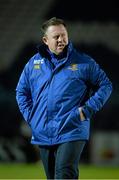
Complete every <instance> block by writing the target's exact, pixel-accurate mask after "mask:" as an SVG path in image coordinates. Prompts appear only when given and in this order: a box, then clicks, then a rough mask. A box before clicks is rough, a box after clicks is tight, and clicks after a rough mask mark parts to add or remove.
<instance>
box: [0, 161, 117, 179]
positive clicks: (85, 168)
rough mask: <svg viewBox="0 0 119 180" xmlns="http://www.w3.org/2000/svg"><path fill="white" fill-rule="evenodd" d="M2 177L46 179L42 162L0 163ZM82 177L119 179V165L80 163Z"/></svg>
mask: <svg viewBox="0 0 119 180" xmlns="http://www.w3.org/2000/svg"><path fill="white" fill-rule="evenodd" d="M0 179H46V177H45V173H44V169H43V166H42V164H41V163H37V164H0ZM80 179H119V167H106V166H104V167H102V166H92V165H80Z"/></svg>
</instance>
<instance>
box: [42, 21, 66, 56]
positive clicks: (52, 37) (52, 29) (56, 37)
mask: <svg viewBox="0 0 119 180" xmlns="http://www.w3.org/2000/svg"><path fill="white" fill-rule="evenodd" d="M43 42H44V43H45V44H46V45H47V46H48V47H49V49H50V51H51V52H53V53H55V54H56V55H58V54H60V53H62V52H63V50H64V48H65V46H66V45H67V44H68V33H67V30H66V28H65V27H64V26H63V25H62V24H61V25H52V26H49V27H48V29H47V31H46V35H45V36H44V37H43Z"/></svg>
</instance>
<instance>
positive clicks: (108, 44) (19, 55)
mask: <svg viewBox="0 0 119 180" xmlns="http://www.w3.org/2000/svg"><path fill="white" fill-rule="evenodd" d="M53 16H56V17H58V18H63V19H64V20H65V21H66V23H67V25H69V34H70V37H71V38H72V41H73V43H74V45H75V47H76V48H77V49H79V50H81V51H83V52H85V53H87V54H89V55H90V56H92V57H93V58H94V59H95V60H96V61H97V62H98V63H99V64H100V66H101V67H102V68H103V69H104V70H105V72H106V73H107V75H108V77H109V78H110V80H111V81H112V83H113V93H112V95H111V98H110V99H109V100H108V101H107V103H106V104H105V106H104V108H103V109H102V110H101V111H100V112H98V113H97V114H96V115H95V116H94V117H93V119H92V121H91V136H93V134H95V133H96V132H104V133H107V135H108V133H112V132H114V133H115V132H116V133H118V132H119V118H118V117H119V115H118V109H119V108H118V105H119V91H118V90H119V75H118V67H119V5H118V3H117V1H116V0H115V1H114V0H113V1H112V0H110V1H107V0H106V1H99V0H97V1H93V0H92V1H86V0H83V1H80V0H79V1H76V0H74V1H68V0H65V1H64V0H56V1H55V0H49V1H43V0H35V1H34V0H25V1H20V0H0V39H1V42H0V49H1V50H0V52H1V55H0V150H1V151H0V161H2V162H3V161H4V162H8V161H12V162H14V161H15V162H16V161H18V162H19V161H22V162H36V161H38V160H39V155H38V151H37V148H34V146H32V145H31V144H30V143H29V142H30V135H31V133H30V129H29V127H28V126H27V125H26V123H25V122H24V120H23V118H22V116H21V114H20V112H19V110H18V107H17V104H16V99H15V88H16V84H17V81H18V79H19V76H20V73H21V71H22V69H23V67H24V65H25V63H26V62H27V61H28V60H29V58H30V57H31V56H32V55H34V53H36V52H37V49H36V45H37V44H38V43H39V42H40V41H41V32H40V25H41V24H42V23H43V22H44V21H45V20H47V19H48V18H51V17H53ZM75 27H78V29H75ZM112 146H113V145H112ZM90 151H91V149H90V142H88V143H87V146H86V147H85V150H84V152H83V156H82V161H83V162H90V153H91V152H90Z"/></svg>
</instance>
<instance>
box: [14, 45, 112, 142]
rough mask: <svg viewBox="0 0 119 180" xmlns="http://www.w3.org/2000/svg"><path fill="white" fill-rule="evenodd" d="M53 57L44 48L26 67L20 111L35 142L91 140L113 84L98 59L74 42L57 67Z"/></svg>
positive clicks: (20, 86) (19, 92)
mask: <svg viewBox="0 0 119 180" xmlns="http://www.w3.org/2000/svg"><path fill="white" fill-rule="evenodd" d="M51 54H52V53H49V52H48V51H47V49H46V47H45V46H43V47H40V48H39V52H38V53H37V54H35V55H34V56H33V57H32V58H31V59H30V60H29V61H28V63H27V64H26V65H25V67H24V70H23V72H22V74H21V76H20V79H19V82H18V84H17V88H16V99H17V102H18V106H19V109H20V111H21V113H22V114H23V117H24V119H25V120H26V121H27V123H28V124H29V126H30V127H31V131H32V139H31V143H33V144H39V145H53V144H59V143H63V142H67V141H73V140H88V139H89V133H90V118H91V115H92V113H96V112H97V111H99V110H100V109H101V108H102V107H103V105H104V104H105V102H106V101H107V99H108V98H109V96H110V94H111V92H112V84H111V82H110V81H109V79H108V77H107V76H106V74H105V72H104V71H103V70H102V69H101V68H100V67H99V65H98V64H97V63H96V62H95V60H94V59H92V58H91V57H90V56H88V55H86V54H84V53H81V52H77V50H76V49H75V48H74V47H73V46H72V44H71V43H69V45H68V47H67V53H66V55H65V56H63V57H62V58H60V60H59V62H60V63H57V64H55V66H54V65H53V62H54V61H55V60H56V59H55V57H54V56H53V55H51ZM79 107H82V108H83V112H84V114H85V120H84V121H81V120H80V114H79V109H78V108H79Z"/></svg>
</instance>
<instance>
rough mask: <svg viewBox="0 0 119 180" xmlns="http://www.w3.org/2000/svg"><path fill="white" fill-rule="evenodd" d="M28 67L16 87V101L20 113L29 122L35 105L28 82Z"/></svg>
mask: <svg viewBox="0 0 119 180" xmlns="http://www.w3.org/2000/svg"><path fill="white" fill-rule="evenodd" d="M27 66H28V64H27V65H26V66H25V68H24V70H23V72H22V74H21V76H20V79H19V81H18V84H17V87H16V100H17V103H18V107H19V110H20V112H21V113H22V115H23V117H24V119H25V120H26V121H27V122H28V121H29V115H30V112H31V109H32V104H33V103H32V97H31V92H30V86H29V80H28V76H29V72H28V67H27Z"/></svg>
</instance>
